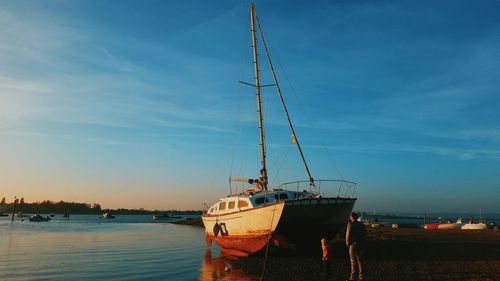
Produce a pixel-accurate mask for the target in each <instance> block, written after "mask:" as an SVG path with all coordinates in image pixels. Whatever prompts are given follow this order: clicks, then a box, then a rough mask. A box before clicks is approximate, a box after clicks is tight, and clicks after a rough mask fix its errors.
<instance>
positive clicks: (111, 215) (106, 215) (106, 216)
mask: <svg viewBox="0 0 500 281" xmlns="http://www.w3.org/2000/svg"><path fill="white" fill-rule="evenodd" d="M102 218H103V219H114V218H115V216H114V215H113V214H112V213H110V212H106V213H104V214H102Z"/></svg>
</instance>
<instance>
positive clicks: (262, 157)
mask: <svg viewBox="0 0 500 281" xmlns="http://www.w3.org/2000/svg"><path fill="white" fill-rule="evenodd" d="M250 22H251V24H252V49H253V66H254V73H255V91H256V95H257V115H258V117H259V136H260V140H259V144H260V161H261V165H262V169H261V170H260V179H259V181H260V183H261V185H262V189H264V190H267V170H266V145H265V141H264V126H263V122H262V102H261V94H260V93H261V92H260V81H259V62H258V60H257V37H256V36H255V10H254V5H253V4H250Z"/></svg>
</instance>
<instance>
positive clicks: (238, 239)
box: [202, 202, 285, 256]
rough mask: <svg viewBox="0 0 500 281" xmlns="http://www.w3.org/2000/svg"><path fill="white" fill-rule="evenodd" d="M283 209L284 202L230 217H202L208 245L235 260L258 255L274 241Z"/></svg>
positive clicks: (234, 213) (236, 213)
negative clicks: (255, 253)
mask: <svg viewBox="0 0 500 281" xmlns="http://www.w3.org/2000/svg"><path fill="white" fill-rule="evenodd" d="M284 206H285V203H284V202H277V203H273V204H269V205H265V206H261V207H256V208H251V209H246V210H243V211H238V212H233V213H228V214H222V215H217V214H215V215H203V216H202V220H203V224H204V225H205V232H206V238H207V243H210V242H211V241H214V242H215V243H216V244H218V245H219V246H220V247H221V248H222V250H223V251H225V252H227V253H229V254H232V255H236V256H247V255H249V254H251V253H254V252H257V251H259V250H260V249H262V248H263V247H264V246H265V245H266V243H267V242H268V241H269V239H270V238H271V235H272V234H273V232H274V230H275V229H276V226H277V225H278V222H279V221H280V218H281V214H282V212H283V207H284Z"/></svg>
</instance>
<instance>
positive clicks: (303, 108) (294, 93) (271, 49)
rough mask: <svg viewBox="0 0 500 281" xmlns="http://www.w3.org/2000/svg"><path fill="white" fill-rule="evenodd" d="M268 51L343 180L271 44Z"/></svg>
mask: <svg viewBox="0 0 500 281" xmlns="http://www.w3.org/2000/svg"><path fill="white" fill-rule="evenodd" d="M269 49H270V51H271V53H273V57H274V58H275V59H276V61H277V63H278V66H279V68H280V69H281V71H282V73H283V74H284V75H285V80H286V81H287V83H288V85H289V86H290V88H291V93H292V95H293V96H294V98H295V99H296V101H298V102H297V104H298V105H299V107H300V109H301V111H302V112H303V114H304V116H305V117H306V121H307V123H308V125H309V126H310V127H311V128H312V129H313V132H314V134H315V136H316V139H317V140H318V141H319V143H320V145H321V146H322V148H323V150H324V151H325V153H326V156H327V157H328V158H329V160H330V161H331V162H332V164H333V166H334V168H335V170H336V172H337V174H338V175H339V176H340V178H341V179H342V180H345V178H344V175H343V174H342V172H341V171H340V169H339V167H338V166H337V162H336V161H335V158H333V156H332V155H331V153H330V152H329V151H328V149H327V147H326V145H325V144H324V142H323V141H322V140H321V138H320V137H319V133H318V131H319V130H318V129H317V128H316V126H314V124H313V123H312V121H311V120H312V119H311V118H310V117H309V115H308V114H307V111H306V110H305V107H304V104H303V103H302V102H301V101H300V98H299V96H298V94H297V90H296V89H295V87H294V86H293V84H292V82H291V80H290V78H289V77H288V74H287V72H286V71H285V68H284V67H283V66H282V64H281V61H280V60H279V57H278V56H276V55H274V54H275V52H274V49H273V47H272V45H271V44H269Z"/></svg>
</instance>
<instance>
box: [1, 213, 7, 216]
mask: <svg viewBox="0 0 500 281" xmlns="http://www.w3.org/2000/svg"><path fill="white" fill-rule="evenodd" d="M8 216H9V214H5V213H0V217H8Z"/></svg>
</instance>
